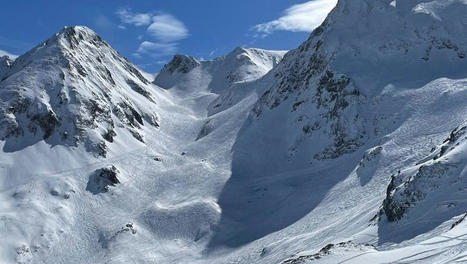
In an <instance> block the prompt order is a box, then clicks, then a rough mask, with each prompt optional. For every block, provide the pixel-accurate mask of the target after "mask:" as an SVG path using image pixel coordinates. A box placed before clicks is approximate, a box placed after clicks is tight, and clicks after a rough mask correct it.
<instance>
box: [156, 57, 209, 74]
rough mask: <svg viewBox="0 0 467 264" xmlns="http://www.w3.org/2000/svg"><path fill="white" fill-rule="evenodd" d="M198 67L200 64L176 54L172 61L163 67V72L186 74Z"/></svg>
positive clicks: (192, 58)
mask: <svg viewBox="0 0 467 264" xmlns="http://www.w3.org/2000/svg"><path fill="white" fill-rule="evenodd" d="M198 65H200V62H199V61H198V60H197V59H196V58H194V57H192V56H188V55H182V54H176V55H175V56H174V57H173V58H172V60H171V61H170V62H169V63H167V64H166V65H164V68H163V71H167V72H169V73H171V74H173V73H175V72H180V73H188V72H189V71H191V70H192V69H193V68H195V67H196V66H198Z"/></svg>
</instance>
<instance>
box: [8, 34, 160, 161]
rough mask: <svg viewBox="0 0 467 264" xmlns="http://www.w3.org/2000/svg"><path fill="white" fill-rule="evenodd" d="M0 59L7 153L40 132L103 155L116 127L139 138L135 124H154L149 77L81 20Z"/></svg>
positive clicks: (51, 140)
mask: <svg viewBox="0 0 467 264" xmlns="http://www.w3.org/2000/svg"><path fill="white" fill-rule="evenodd" d="M3 64H7V66H8V68H7V69H4V70H3V68H6V67H3V68H2V76H3V77H2V81H1V84H0V87H1V88H0V90H1V94H0V98H1V108H0V113H1V114H0V116H1V125H0V131H1V137H2V139H4V141H5V146H4V147H3V150H4V151H6V152H9V151H17V150H20V149H22V148H25V147H27V146H29V145H33V144H35V143H37V142H38V141H41V140H42V139H44V140H45V141H46V142H47V143H49V144H51V145H58V144H61V145H66V146H78V144H79V143H83V144H84V145H85V147H86V149H88V150H89V151H93V152H95V153H97V154H98V155H101V156H105V155H106V148H107V147H106V142H109V143H111V142H113V140H114V137H115V136H117V133H116V131H115V130H117V129H118V130H123V128H125V129H126V130H127V132H128V133H131V134H132V135H133V136H134V138H135V139H137V140H139V141H142V142H143V141H144V139H143V136H142V135H141V134H140V133H141V132H140V131H139V129H140V127H141V126H144V125H145V123H146V124H148V125H149V126H153V127H158V123H157V113H156V112H157V111H156V109H155V107H154V105H155V103H156V102H155V99H154V96H153V95H152V94H151V92H150V88H149V83H150V82H149V81H148V80H146V78H144V77H143V75H142V74H141V73H140V72H139V70H138V69H136V68H135V67H134V66H132V65H131V63H129V62H128V61H127V60H125V59H123V58H121V57H120V56H119V55H118V53H117V52H116V51H114V50H113V49H112V48H111V47H110V46H109V45H108V44H107V43H105V42H104V41H102V40H101V39H100V37H99V36H97V35H96V34H95V33H94V32H93V31H91V30H89V29H87V28H85V27H69V28H64V29H63V30H62V31H60V32H59V33H57V34H56V35H54V36H52V37H51V38H50V39H48V40H47V41H45V42H43V43H41V44H40V45H38V46H37V47H35V48H34V49H32V50H31V51H29V52H27V53H26V54H24V55H22V56H20V57H18V58H17V59H16V60H15V61H14V62H10V61H5V59H4V62H3ZM123 133H126V132H123V131H122V134H123Z"/></svg>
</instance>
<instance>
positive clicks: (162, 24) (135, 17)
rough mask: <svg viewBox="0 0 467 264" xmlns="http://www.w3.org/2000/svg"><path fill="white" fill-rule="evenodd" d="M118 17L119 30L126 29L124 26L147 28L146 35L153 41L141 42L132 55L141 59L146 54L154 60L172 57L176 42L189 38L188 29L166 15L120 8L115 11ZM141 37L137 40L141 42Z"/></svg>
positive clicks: (169, 15)
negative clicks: (119, 22)
mask: <svg viewBox="0 0 467 264" xmlns="http://www.w3.org/2000/svg"><path fill="white" fill-rule="evenodd" d="M117 15H118V16H119V17H120V21H121V23H122V24H121V25H120V26H119V28H120V29H126V26H125V25H133V26H137V27H139V26H147V29H146V32H147V35H148V36H149V37H150V38H152V39H154V40H155V41H154V42H152V41H143V42H141V44H140V45H139V48H138V49H137V50H136V52H135V53H134V54H133V55H134V56H135V57H138V58H139V57H141V56H142V55H143V54H148V55H150V56H152V57H154V58H158V57H163V56H169V55H173V54H174V53H176V52H177V49H178V42H179V41H180V40H182V39H185V38H187V37H188V36H189V33H188V29H187V27H186V26H185V24H183V22H182V21H180V20H178V19H177V18H176V17H174V16H173V15H171V14H167V13H161V12H158V13H134V12H132V11H131V9H128V8H121V9H119V10H118V11H117ZM143 38H144V37H143V36H142V35H139V36H138V40H142V39H143Z"/></svg>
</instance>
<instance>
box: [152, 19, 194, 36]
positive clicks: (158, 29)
mask: <svg viewBox="0 0 467 264" xmlns="http://www.w3.org/2000/svg"><path fill="white" fill-rule="evenodd" d="M148 33H149V34H150V35H151V36H153V37H154V38H156V39H157V40H158V41H160V42H173V41H178V40H181V39H184V38H186V37H187V36H188V29H187V28H186V27H185V25H184V24H183V23H182V22H181V21H180V20H178V19H176V18H175V17H173V16H172V15H169V14H160V15H156V16H153V17H152V24H151V25H150V26H149V27H148Z"/></svg>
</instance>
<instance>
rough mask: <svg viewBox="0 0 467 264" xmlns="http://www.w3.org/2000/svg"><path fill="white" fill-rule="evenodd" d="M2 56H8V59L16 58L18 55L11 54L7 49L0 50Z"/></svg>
mask: <svg viewBox="0 0 467 264" xmlns="http://www.w3.org/2000/svg"><path fill="white" fill-rule="evenodd" d="M3 56H8V57H10V59H16V58H17V57H18V55H14V54H11V53H9V52H8V51H5V50H0V57H3Z"/></svg>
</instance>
